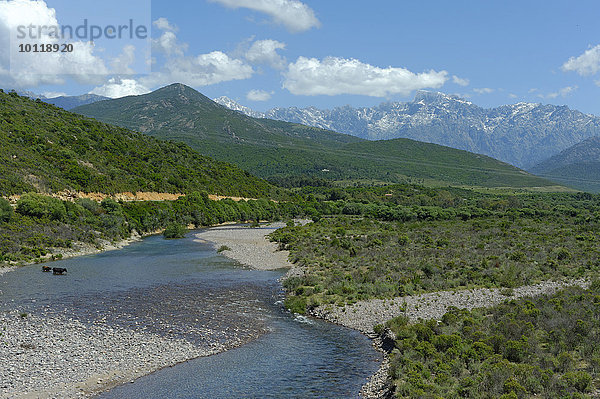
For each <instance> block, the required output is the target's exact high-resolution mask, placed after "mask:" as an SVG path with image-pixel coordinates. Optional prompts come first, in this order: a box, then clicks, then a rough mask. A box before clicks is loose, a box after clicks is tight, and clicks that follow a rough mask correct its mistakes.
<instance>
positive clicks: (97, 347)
mask: <svg viewBox="0 0 600 399" xmlns="http://www.w3.org/2000/svg"><path fill="white" fill-rule="evenodd" d="M222 350H223V348H221V347H220V346H219V345H218V344H214V345H213V346H211V347H206V348H202V347H199V346H197V345H194V344H191V343H189V342H187V341H185V340H182V339H173V338H166V337H161V336H159V335H156V334H150V333H145V332H140V331H132V330H129V329H124V328H118V327H111V326H106V325H98V324H93V325H89V324H84V323H81V322H80V321H77V320H73V319H67V318H61V317H56V316H54V317H47V316H45V317H38V316H36V315H31V314H21V313H19V312H17V311H12V312H9V313H5V314H0V397H1V398H7V399H8V398H40V399H41V398H78V397H90V396H92V395H93V394H95V393H98V392H100V391H102V390H106V389H108V388H111V387H113V386H116V385H119V384H123V383H126V382H133V380H134V379H136V378H138V377H141V376H143V375H146V374H149V373H151V372H153V371H155V370H158V369H161V368H163V367H167V366H172V365H174V364H177V363H180V362H183V361H186V360H189V359H192V358H195V357H198V356H206V355H211V354H214V353H217V352H220V351H222Z"/></svg>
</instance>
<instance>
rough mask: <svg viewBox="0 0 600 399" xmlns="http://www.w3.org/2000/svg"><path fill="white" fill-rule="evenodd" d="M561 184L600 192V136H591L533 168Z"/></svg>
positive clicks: (533, 170)
mask: <svg viewBox="0 0 600 399" xmlns="http://www.w3.org/2000/svg"><path fill="white" fill-rule="evenodd" d="M531 170H532V172H533V173H536V174H539V175H542V176H544V177H546V178H548V179H550V180H553V181H556V182H558V183H560V184H564V185H567V186H571V187H574V188H577V189H580V190H583V191H590V192H594V193H598V192H600V137H591V138H589V139H587V140H584V141H582V142H581V143H578V144H575V145H574V146H572V147H569V148H567V149H566V150H564V151H562V152H561V153H559V154H557V155H555V156H553V157H551V158H549V159H547V160H545V161H543V162H541V163H539V164H538V165H536V166H534V167H533V168H532V169H531Z"/></svg>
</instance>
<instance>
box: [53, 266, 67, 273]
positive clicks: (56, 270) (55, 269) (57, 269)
mask: <svg viewBox="0 0 600 399" xmlns="http://www.w3.org/2000/svg"><path fill="white" fill-rule="evenodd" d="M66 272H67V269H65V268H64V267H53V268H52V274H65V273H66Z"/></svg>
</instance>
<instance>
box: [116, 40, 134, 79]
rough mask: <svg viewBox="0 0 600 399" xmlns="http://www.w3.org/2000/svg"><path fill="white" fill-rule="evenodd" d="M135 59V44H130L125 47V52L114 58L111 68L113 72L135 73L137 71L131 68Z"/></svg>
mask: <svg viewBox="0 0 600 399" xmlns="http://www.w3.org/2000/svg"><path fill="white" fill-rule="evenodd" d="M134 61H135V46H133V45H131V44H128V45H126V46H125V47H123V52H122V53H121V54H119V56H118V57H117V58H115V59H113V60H112V62H111V68H112V71H111V72H112V73H115V74H119V75H124V74H127V75H133V74H134V73H135V72H134V70H133V69H131V67H130V66H131V64H133V62H134Z"/></svg>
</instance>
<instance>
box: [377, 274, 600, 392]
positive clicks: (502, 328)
mask: <svg viewBox="0 0 600 399" xmlns="http://www.w3.org/2000/svg"><path fill="white" fill-rule="evenodd" d="M598 314H600V282H599V281H595V282H594V283H593V284H592V285H591V287H590V289H589V290H583V289H581V288H569V289H566V290H564V291H562V292H559V293H557V294H555V295H552V296H540V297H536V298H529V299H523V300H519V301H514V300H513V301H510V302H506V303H504V304H501V305H498V306H496V307H494V308H492V309H479V310H474V311H470V312H468V311H463V310H458V309H453V310H450V311H449V312H448V313H446V315H444V317H443V319H442V320H441V322H438V321H435V320H431V321H419V322H417V323H415V324H409V323H408V322H407V319H406V318H404V317H399V318H396V319H392V320H391V321H389V322H388V323H387V326H388V327H389V328H390V329H391V330H392V332H393V333H394V335H395V337H396V341H395V349H394V350H393V352H392V356H391V376H392V378H393V380H394V389H395V395H396V397H398V398H417V397H418V398H441V397H443V398H478V399H479V398H481V399H487V398H490V399H491V398H503V399H508V398H534V397H542V398H591V397H592V396H595V393H594V392H597V388H598V386H599V384H600V348H599V347H598V345H597V343H598V339H600V318H598Z"/></svg>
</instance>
